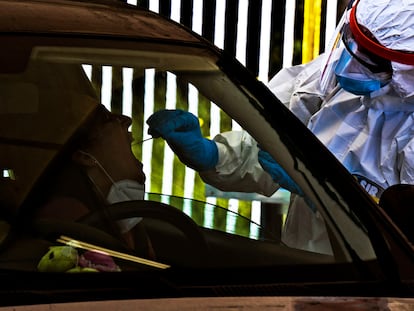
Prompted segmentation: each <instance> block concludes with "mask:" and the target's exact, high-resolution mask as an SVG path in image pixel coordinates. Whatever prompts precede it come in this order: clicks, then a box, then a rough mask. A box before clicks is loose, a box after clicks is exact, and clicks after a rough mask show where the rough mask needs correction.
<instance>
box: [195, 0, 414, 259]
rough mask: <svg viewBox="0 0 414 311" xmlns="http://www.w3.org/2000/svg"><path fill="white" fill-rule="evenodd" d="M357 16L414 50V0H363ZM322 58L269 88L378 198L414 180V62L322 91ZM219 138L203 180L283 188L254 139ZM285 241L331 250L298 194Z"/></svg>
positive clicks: (283, 74) (381, 36) (243, 187)
mask: <svg viewBox="0 0 414 311" xmlns="http://www.w3.org/2000/svg"><path fill="white" fill-rule="evenodd" d="M356 17H357V20H358V23H359V24H361V25H364V26H365V27H367V28H368V29H370V31H371V33H372V34H373V35H374V36H375V37H376V39H377V40H378V41H379V43H380V44H382V45H383V46H385V47H388V48H391V49H396V50H403V51H404V50H405V51H410V50H412V49H413V47H414V1H411V0H410V1H402V2H401V1H397V0H376V1H375V3H370V1H367V0H365V1H361V2H360V3H358V6H357V10H356ZM391 32H392V33H391ZM397 35H398V36H397ZM392 36H394V37H392ZM397 37H398V40H399V42H396V41H398V40H396V39H395V38H397ZM323 61H324V57H323V56H319V57H318V58H317V59H315V60H314V61H312V62H310V63H308V64H305V65H298V66H294V67H291V68H286V69H282V70H281V71H280V72H279V73H278V74H276V76H275V77H274V78H273V79H271V81H270V82H269V88H270V89H271V90H272V91H273V92H274V93H275V95H276V96H277V97H278V98H279V99H280V100H281V101H282V102H283V103H284V104H285V105H286V106H288V107H289V108H290V110H291V111H292V112H293V113H294V114H295V115H296V116H297V117H298V118H299V119H300V120H301V121H302V122H303V123H304V124H306V125H307V127H308V128H309V129H310V130H311V131H312V132H313V133H314V134H315V135H316V136H317V137H318V138H319V139H320V140H321V141H322V142H323V143H324V144H325V145H326V146H327V147H328V149H329V150H330V151H331V152H332V153H333V154H334V155H335V156H336V157H337V158H338V159H339V161H341V162H342V163H343V165H344V166H345V167H346V168H347V169H348V170H349V172H351V173H352V174H353V175H354V176H356V177H357V178H358V180H359V181H360V183H361V185H363V186H364V188H365V189H366V190H367V191H368V193H369V194H371V195H372V196H374V197H377V198H379V196H380V195H381V193H382V191H383V190H384V189H385V188H387V187H389V186H391V185H394V184H398V183H408V184H412V183H414V95H413V94H414V69H413V68H414V67H413V66H412V65H407V64H401V63H398V62H395V61H392V62H391V64H392V68H393V73H392V80H391V81H390V82H389V83H388V84H387V85H385V86H384V87H382V88H381V89H379V90H378V91H375V92H372V93H371V94H370V95H368V96H357V95H354V94H351V93H349V92H347V91H345V90H343V89H341V88H340V87H336V88H334V89H333V90H331V92H330V93H328V94H327V95H324V94H322V92H321V91H320V86H319V82H320V68H321V65H322V62H323ZM214 140H215V141H216V143H217V146H218V150H219V162H218V165H217V167H216V172H203V173H200V175H201V177H202V178H203V179H204V181H205V182H207V183H209V184H212V185H214V186H216V187H217V188H222V189H224V190H232V191H235V190H236V189H237V190H239V191H248V192H249V191H250V192H253V191H254V192H258V193H262V194H265V195H271V194H272V193H273V192H274V191H275V190H276V189H278V185H277V184H276V183H275V182H272V180H271V177H270V176H269V175H268V174H267V173H265V172H264V171H263V170H262V168H261V166H260V164H259V163H258V160H257V151H258V150H257V146H256V142H254V141H253V140H252V138H251V137H250V136H249V135H248V134H247V133H244V132H229V133H222V134H219V135H218V136H217V137H215V138H214ZM228 185H232V189H228V187H229V186H228ZM282 240H283V241H284V242H285V243H286V244H287V245H288V246H290V247H294V248H299V249H305V250H309V251H314V252H320V253H327V254H330V253H331V252H332V251H331V248H330V244H329V240H328V237H327V233H326V231H325V227H324V223H323V219H322V217H321V215H320V214H319V213H318V212H316V213H314V212H312V211H311V209H310V208H309V207H308V206H307V205H306V204H304V202H303V200H302V198H300V197H296V198H295V199H294V200H293V201H292V202H291V205H290V207H289V212H288V217H287V222H286V225H285V230H284V232H283V234H282Z"/></svg>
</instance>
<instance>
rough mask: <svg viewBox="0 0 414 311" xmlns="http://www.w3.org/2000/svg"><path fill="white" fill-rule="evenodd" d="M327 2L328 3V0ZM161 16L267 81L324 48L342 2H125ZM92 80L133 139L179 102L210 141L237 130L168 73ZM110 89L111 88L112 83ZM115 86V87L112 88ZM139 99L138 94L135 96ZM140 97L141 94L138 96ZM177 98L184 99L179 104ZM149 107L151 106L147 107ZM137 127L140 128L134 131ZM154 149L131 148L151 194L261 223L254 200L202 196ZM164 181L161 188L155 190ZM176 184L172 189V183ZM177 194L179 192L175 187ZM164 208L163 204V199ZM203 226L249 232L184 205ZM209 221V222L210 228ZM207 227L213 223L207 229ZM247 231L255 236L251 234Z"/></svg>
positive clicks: (192, 177)
mask: <svg viewBox="0 0 414 311" xmlns="http://www.w3.org/2000/svg"><path fill="white" fill-rule="evenodd" d="M328 1H329V2H328ZM128 2H129V3H130V4H133V5H140V6H142V7H145V8H148V9H150V10H152V11H155V12H157V13H159V14H161V15H163V16H165V17H167V18H170V19H172V20H174V21H176V22H179V23H181V24H183V25H185V26H187V27H189V28H191V29H192V30H193V31H195V32H196V33H198V34H200V35H202V36H203V37H205V38H206V39H208V40H210V41H211V42H212V43H214V44H215V45H216V46H218V47H219V48H221V49H224V50H226V51H227V52H228V53H230V54H232V55H234V56H235V57H236V58H237V59H238V60H239V61H240V62H241V63H242V64H244V65H245V66H246V67H247V68H248V69H249V70H250V71H251V72H252V73H253V74H254V75H256V76H257V77H258V79H259V80H261V81H263V82H264V83H266V82H267V81H268V80H269V79H270V78H271V77H272V76H273V75H274V74H275V73H276V72H277V71H278V70H280V69H281V68H282V67H288V66H291V65H293V64H298V63H302V62H307V61H310V60H311V59H313V58H314V57H315V56H316V55H318V54H319V53H320V52H322V51H323V50H324V49H325V45H326V43H327V41H328V40H327V38H329V37H330V36H331V34H332V33H333V30H334V29H335V25H336V20H337V15H338V13H337V12H338V11H341V7H342V6H341V5H340V4H338V3H337V2H336V1H333V0H314V1H310V0H302V1H293V0H250V1H249V0H130V1H128ZM86 70H87V71H88V73H89V75H90V78H91V80H92V81H93V82H94V84H95V86H96V87H97V88H98V89H99V90H100V93H101V100H102V103H103V104H104V105H105V106H107V107H108V108H109V109H111V110H112V111H116V112H118V113H122V114H125V115H129V116H131V117H132V118H133V120H135V121H136V122H134V123H133V130H134V131H135V136H136V137H137V136H138V137H141V138H142V139H145V138H146V136H147V135H146V130H147V129H146V128H145V122H142V120H146V119H147V118H148V117H149V116H150V115H151V114H152V113H153V112H154V111H155V110H158V109H162V108H166V109H174V108H176V107H179V106H180V105H183V102H184V103H185V107H186V108H188V110H189V111H191V112H193V113H195V114H198V115H200V114H204V115H205V117H206V118H208V119H209V121H210V122H208V124H210V128H208V129H206V128H203V129H202V130H203V134H205V135H206V136H211V137H213V136H214V135H215V134H217V133H219V132H223V131H226V130H231V129H237V127H238V125H237V124H234V123H232V122H231V120H230V122H226V120H222V119H220V118H222V116H220V111H219V109H218V108H217V107H216V106H215V105H214V104H213V103H210V104H209V105H207V107H210V111H198V107H199V106H201V105H199V101H203V100H205V99H202V98H200V97H199V96H197V94H196V90H194V89H192V88H191V86H189V85H181V84H180V82H179V81H177V80H176V79H175V77H174V76H173V75H167V76H157V72H155V71H154V70H147V71H146V72H145V73H144V74H143V76H144V77H145V83H143V84H142V85H133V83H132V81H133V75H134V69H131V68H113V67H99V68H92V67H91V68H86ZM115 85H116V86H117V87H114V86H115ZM119 85H122V87H121V88H119V87H118V86H119ZM137 94H140V95H137ZM137 96H142V97H137ZM177 98H181V99H182V100H183V102H178V101H177ZM140 101H141V102H142V101H145V109H146V110H145V111H138V110H134V107H135V106H137V102H140ZM149 103H152V105H149ZM137 127H140V128H137ZM148 148H155V147H153V145H152V142H151V141H149V142H148V143H144V144H143V145H142V148H141V147H140V148H137V149H136V150H134V151H135V152H136V153H137V154H136V155H137V156H138V157H139V158H141V159H142V162H143V164H144V167H145V171H146V174H147V176H150V178H148V180H147V183H148V184H147V189H148V190H150V191H151V192H159V193H166V194H172V195H179V196H183V197H192V198H195V199H200V200H205V201H207V202H210V203H212V204H216V203H218V204H220V205H221V206H224V207H226V208H228V209H230V210H233V211H236V212H238V213H240V214H242V215H244V216H246V217H248V218H251V219H252V220H254V221H256V222H258V223H260V222H261V221H263V219H264V218H263V210H264V209H263V204H262V203H261V202H260V201H253V202H250V201H243V200H240V199H237V198H218V197H214V196H208V194H206V193H205V192H204V191H203V192H200V193H196V189H205V188H204V184H203V183H202V181H201V180H200V178H199V177H198V175H197V174H196V173H195V172H194V171H193V170H191V169H189V168H187V167H185V166H184V165H182V164H181V163H180V162H179V161H178V160H177V158H176V157H174V154H173V153H172V151H171V150H170V149H169V148H168V146H167V145H165V146H164V148H163V150H159V154H160V155H161V156H162V158H160V159H154V158H147V157H146V155H150V154H151V152H146V151H145V150H146V149H148ZM156 180H157V181H159V180H163V183H162V186H161V187H162V188H155V187H157V186H155V185H158V184H159V182H155V181H156ZM178 184H179V185H180V186H177V185H178ZM182 189H184V190H182ZM167 203H168V202H167ZM183 208H184V212H186V213H187V214H189V215H191V216H192V217H193V218H195V219H196V220H198V222H201V223H203V224H204V225H205V226H207V227H208V226H210V227H221V229H224V230H225V231H229V232H235V231H238V230H239V231H240V230H242V231H246V230H247V231H249V230H250V229H249V228H238V225H237V223H234V221H233V220H231V219H227V220H226V219H224V220H216V221H214V215H210V214H209V209H208V208H206V209H205V211H203V213H202V214H200V215H194V213H195V212H194V211H193V210H192V208H191V206H188V207H185V206H184V207H183ZM209 222H210V223H211V224H210V225H209ZM213 222H215V223H214V225H213ZM251 234H254V233H251Z"/></svg>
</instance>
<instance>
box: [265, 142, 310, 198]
mask: <svg viewBox="0 0 414 311" xmlns="http://www.w3.org/2000/svg"><path fill="white" fill-rule="evenodd" d="M258 158H259V163H260V165H261V166H262V168H263V169H264V170H265V171H266V172H268V173H269V174H270V176H272V179H273V180H274V181H275V182H276V183H278V184H279V185H280V186H281V187H282V188H285V189H286V190H289V191H290V192H294V193H296V194H299V195H300V196H303V192H302V189H300V188H299V186H298V185H297V184H296V183H295V182H294V181H293V179H292V178H290V176H289V175H288V174H287V173H286V172H285V170H284V169H283V168H282V167H281V166H280V165H279V164H278V163H277V162H276V161H275V160H274V159H273V158H272V156H271V155H270V154H269V153H268V152H266V151H264V150H262V149H259V154H258Z"/></svg>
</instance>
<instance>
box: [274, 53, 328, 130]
mask: <svg viewBox="0 0 414 311" xmlns="http://www.w3.org/2000/svg"><path fill="white" fill-rule="evenodd" d="M322 60H323V57H321V56H319V57H317V58H316V59H314V60H313V61H311V62H309V63H306V64H302V65H297V66H293V67H289V68H283V69H281V70H280V71H279V72H278V73H277V74H276V75H275V76H274V77H273V78H272V79H271V80H270V81H269V83H268V87H269V89H270V90H271V91H272V92H273V94H275V95H276V97H277V98H278V99H279V100H280V101H281V102H282V103H283V104H284V105H285V106H286V107H288V108H289V109H290V110H291V111H292V112H293V114H295V116H296V117H297V118H299V119H300V120H301V121H302V123H304V124H305V125H307V124H308V121H309V119H310V118H311V116H312V115H313V114H314V113H316V112H317V111H318V110H319V109H320V106H321V103H322V101H323V98H324V96H323V94H322V92H321V91H320V84H319V78H320V68H321V61H322Z"/></svg>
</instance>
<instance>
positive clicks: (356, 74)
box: [335, 49, 390, 95]
mask: <svg viewBox="0 0 414 311" xmlns="http://www.w3.org/2000/svg"><path fill="white" fill-rule="evenodd" d="M335 76H336V79H337V81H338V83H339V85H340V86H341V87H342V88H343V89H344V90H346V91H348V92H350V93H353V94H355V95H369V94H370V93H372V92H374V91H377V90H379V89H380V88H381V87H383V86H384V85H386V84H387V83H388V82H389V81H390V74H389V73H371V72H370V71H369V69H367V68H365V67H364V66H363V65H362V64H361V63H359V62H358V61H357V60H355V59H354V58H353V57H352V55H351V54H349V52H348V50H347V49H343V51H342V54H341V57H340V58H339V60H338V63H337V65H336V66H335Z"/></svg>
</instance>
